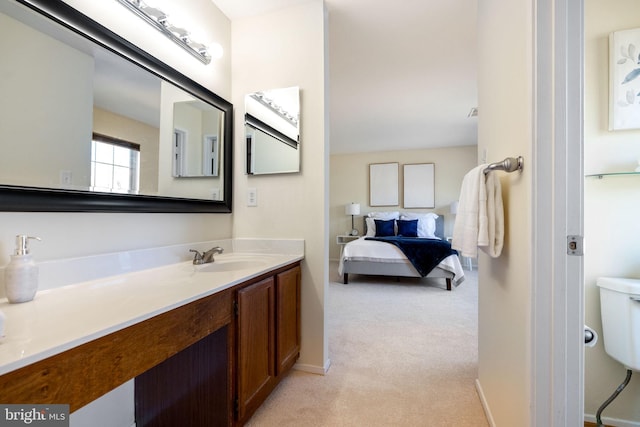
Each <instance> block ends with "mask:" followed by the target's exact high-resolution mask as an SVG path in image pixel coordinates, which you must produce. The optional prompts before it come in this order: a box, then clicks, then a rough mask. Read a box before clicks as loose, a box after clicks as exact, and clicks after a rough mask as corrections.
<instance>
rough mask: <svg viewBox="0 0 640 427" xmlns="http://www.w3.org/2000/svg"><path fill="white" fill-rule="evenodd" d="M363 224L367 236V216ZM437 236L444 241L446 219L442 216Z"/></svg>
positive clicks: (437, 221)
mask: <svg viewBox="0 0 640 427" xmlns="http://www.w3.org/2000/svg"><path fill="white" fill-rule="evenodd" d="M362 222H363V223H364V228H363V230H364V234H367V216H366V215H365V216H363V217H362ZM436 236H438V237H439V238H441V239H443V240H444V238H445V237H444V217H443V216H442V215H438V218H436Z"/></svg>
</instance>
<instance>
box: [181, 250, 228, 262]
mask: <svg viewBox="0 0 640 427" xmlns="http://www.w3.org/2000/svg"><path fill="white" fill-rule="evenodd" d="M189 252H194V253H195V255H194V256H193V263H194V264H195V265H199V264H209V263H211V262H214V261H215V260H214V259H213V256H214V255H215V254H221V253H222V252H224V249H222V248H221V247H220V246H216V247H214V248H211V249H209V250H208V251H205V252H202V253H200V252H198V251H197V250H195V249H189Z"/></svg>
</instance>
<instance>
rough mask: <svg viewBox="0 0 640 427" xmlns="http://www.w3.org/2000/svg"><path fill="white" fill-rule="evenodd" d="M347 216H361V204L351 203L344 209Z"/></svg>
mask: <svg viewBox="0 0 640 427" xmlns="http://www.w3.org/2000/svg"><path fill="white" fill-rule="evenodd" d="M344 213H345V215H360V204H359V203H349V204H348V205H346V206H345V207H344Z"/></svg>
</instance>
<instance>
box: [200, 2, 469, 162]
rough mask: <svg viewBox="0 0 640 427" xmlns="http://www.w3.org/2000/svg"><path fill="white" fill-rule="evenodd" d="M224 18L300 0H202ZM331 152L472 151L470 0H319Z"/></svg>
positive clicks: (244, 15)
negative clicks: (323, 13)
mask: <svg viewBox="0 0 640 427" xmlns="http://www.w3.org/2000/svg"><path fill="white" fill-rule="evenodd" d="M212 1H213V2H214V3H215V4H216V5H217V6H218V8H219V9H220V10H221V11H222V12H223V13H224V14H225V15H227V16H228V17H229V18H230V19H231V20H232V21H233V20H235V19H240V18H243V17H246V16H252V15H261V14H264V13H269V12H273V11H276V10H278V9H281V8H285V7H289V6H294V5H297V4H301V3H306V2H308V1H309V0H212ZM325 3H326V5H327V9H328V11H329V55H330V57H329V64H330V76H329V85H330V89H329V90H330V95H329V97H330V102H331V106H330V114H331V117H330V141H331V153H332V154H337V153H357V152H366V151H385V150H408V149H421V148H434V147H450V146H461V145H475V144H476V141H477V137H476V135H477V117H472V118H469V117H467V116H468V114H469V111H470V110H471V109H472V108H473V107H476V106H477V105H478V95H477V85H476V73H477V65H476V64H477V58H476V53H477V50H476V10H477V6H476V1H475V0H471V1H469V0H446V1H443V0H402V1H400V2H391V1H388V0H325Z"/></svg>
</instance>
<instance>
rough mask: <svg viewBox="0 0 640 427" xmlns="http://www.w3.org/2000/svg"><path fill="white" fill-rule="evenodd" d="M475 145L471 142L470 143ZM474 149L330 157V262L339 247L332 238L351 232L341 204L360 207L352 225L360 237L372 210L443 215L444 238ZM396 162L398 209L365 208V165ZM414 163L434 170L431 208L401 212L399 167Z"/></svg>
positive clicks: (474, 156)
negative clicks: (365, 219) (422, 164)
mask: <svg viewBox="0 0 640 427" xmlns="http://www.w3.org/2000/svg"><path fill="white" fill-rule="evenodd" d="M471 143H475V141H471ZM476 159H477V147H476V146H475V145H470V146H466V147H453V148H432V149H425V150H403V151H379V152H369V153H354V154H334V155H332V156H331V170H330V180H331V187H330V202H329V215H330V229H329V238H330V240H329V248H330V253H329V256H330V259H333V260H337V259H338V257H339V256H340V248H339V246H338V245H337V244H336V236H337V235H339V234H347V232H348V231H349V230H351V216H348V215H345V213H344V208H345V205H347V204H349V203H359V204H360V215H358V216H356V217H355V218H354V224H355V226H356V228H357V229H358V230H359V232H360V234H362V233H363V232H364V230H363V221H362V218H363V216H364V215H366V214H367V213H368V212H373V211H396V210H400V211H405V212H435V213H437V214H438V215H441V216H444V219H445V235H447V236H450V235H451V234H452V232H453V222H454V220H455V219H454V217H453V216H452V215H451V213H450V211H449V205H450V204H451V202H453V201H455V200H458V196H459V194H460V186H461V185H462V178H463V177H464V175H465V174H466V173H467V172H468V171H469V170H470V169H472V168H473V167H475V166H476ZM387 162H398V163H399V164H400V169H399V175H400V176H399V186H400V189H399V197H400V205H399V206H395V207H393V206H390V207H378V206H376V207H371V206H370V205H369V165H370V164H371V163H387ZM414 163H434V165H435V167H434V169H435V209H404V208H403V207H402V200H403V197H402V188H403V183H402V165H405V164H414Z"/></svg>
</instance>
